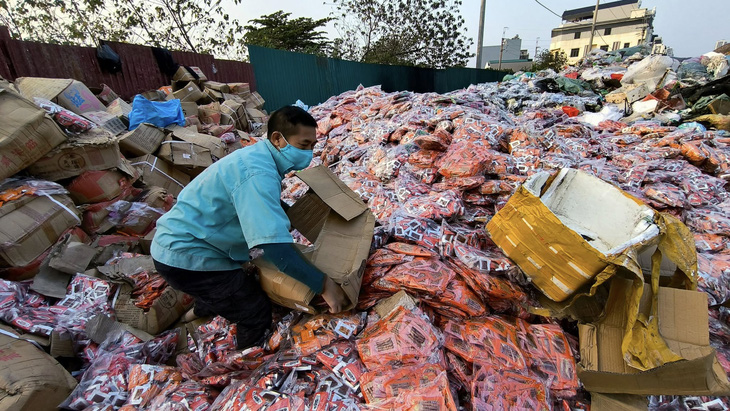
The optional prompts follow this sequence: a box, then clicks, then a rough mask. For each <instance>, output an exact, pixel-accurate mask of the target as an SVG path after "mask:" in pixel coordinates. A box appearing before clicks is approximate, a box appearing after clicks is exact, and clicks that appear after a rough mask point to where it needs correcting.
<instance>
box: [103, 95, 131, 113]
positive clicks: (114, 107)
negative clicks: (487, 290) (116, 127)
mask: <svg viewBox="0 0 730 411" xmlns="http://www.w3.org/2000/svg"><path fill="white" fill-rule="evenodd" d="M106 112H107V113H109V114H112V115H114V116H117V117H121V116H128V115H129V113H131V112H132V105H131V104H129V103H127V102H126V101H124V100H122V99H121V98H118V99H116V100H114V101H112V102H111V103H109V105H108V106H107V107H106Z"/></svg>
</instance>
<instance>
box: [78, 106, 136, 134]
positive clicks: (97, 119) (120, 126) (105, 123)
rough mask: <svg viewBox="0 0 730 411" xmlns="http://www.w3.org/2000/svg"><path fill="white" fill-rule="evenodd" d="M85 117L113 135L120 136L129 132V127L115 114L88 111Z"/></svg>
mask: <svg viewBox="0 0 730 411" xmlns="http://www.w3.org/2000/svg"><path fill="white" fill-rule="evenodd" d="M83 116H84V117H85V118H87V119H89V120H91V121H93V122H94V123H96V125H98V126H99V127H103V128H104V129H105V130H107V131H108V132H110V133H111V134H112V135H115V136H117V135H119V134H122V133H124V132H126V131H127V126H126V125H125V124H124V122H123V121H122V120H121V119H120V118H119V116H115V115H114V114H110V113H108V112H106V111H87V112H86V113H84V114H83Z"/></svg>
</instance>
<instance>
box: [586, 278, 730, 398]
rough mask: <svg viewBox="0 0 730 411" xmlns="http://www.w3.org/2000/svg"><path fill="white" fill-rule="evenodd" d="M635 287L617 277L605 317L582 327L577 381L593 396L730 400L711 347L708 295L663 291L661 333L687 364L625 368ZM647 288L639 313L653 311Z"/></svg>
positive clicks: (723, 373)
mask: <svg viewBox="0 0 730 411" xmlns="http://www.w3.org/2000/svg"><path fill="white" fill-rule="evenodd" d="M630 288H631V282H630V281H628V280H624V279H622V278H614V279H613V280H612V283H611V294H610V295H609V301H608V303H607V305H606V316H605V318H604V319H603V320H602V321H600V322H598V323H595V324H581V325H580V326H579V333H580V349H581V364H580V367H579V372H578V376H579V378H580V379H581V381H582V382H583V384H584V385H585V387H586V389H588V390H589V391H595V392H602V393H629V394H656V395H664V394H666V395H728V394H730V383H728V380H727V376H726V374H725V372H724V370H723V369H722V367H721V366H720V364H719V363H718V361H717V357H716V354H715V351H714V349H713V348H712V347H711V346H710V345H709V327H708V314H707V295H706V294H704V293H701V292H698V291H689V290H680V289H674V288H667V287H660V288H659V294H658V304H659V305H658V317H659V332H660V334H661V336H662V337H663V338H664V340H665V341H666V343H667V346H668V347H669V348H670V349H672V351H674V352H675V353H677V354H679V355H681V356H682V357H683V358H685V359H686V360H681V361H676V362H671V363H668V364H665V365H663V366H661V367H658V368H654V369H651V370H648V371H642V372H640V371H638V370H636V369H633V368H630V367H629V366H628V365H626V363H625V360H624V358H623V355H622V351H621V341H622V339H623V334H624V327H625V322H626V320H625V318H626V310H627V304H626V303H625V302H626V298H627V297H626V296H627V295H628V293H629V290H630ZM649 298H650V290H649V287H645V290H644V296H643V298H642V304H641V308H640V311H641V312H646V311H647V310H648V306H649Z"/></svg>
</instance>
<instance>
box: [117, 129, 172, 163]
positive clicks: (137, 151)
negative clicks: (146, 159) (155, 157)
mask: <svg viewBox="0 0 730 411" xmlns="http://www.w3.org/2000/svg"><path fill="white" fill-rule="evenodd" d="M164 139H165V132H164V131H163V130H162V129H160V128H157V127H155V126H154V125H152V124H147V123H142V124H140V125H139V127H137V128H136V129H134V130H133V131H130V132H129V133H127V134H125V135H124V136H123V137H122V139H121V140H119V148H120V149H121V150H122V153H123V154H124V155H127V156H129V157H139V156H143V155H145V154H153V153H154V152H155V151H157V149H158V148H159V147H160V143H162V140H164Z"/></svg>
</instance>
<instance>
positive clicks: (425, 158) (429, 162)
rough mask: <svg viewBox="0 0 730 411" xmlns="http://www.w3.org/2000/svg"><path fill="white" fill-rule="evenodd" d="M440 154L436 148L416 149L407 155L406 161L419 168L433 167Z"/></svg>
mask: <svg viewBox="0 0 730 411" xmlns="http://www.w3.org/2000/svg"><path fill="white" fill-rule="evenodd" d="M442 154H443V153H442V152H441V151H436V150H426V149H422V150H418V151H416V152H415V153H413V154H411V155H410V157H408V163H410V164H412V165H414V166H416V167H420V168H429V167H433V165H434V164H435V163H436V161H437V160H438V159H439V158H440V157H441V155H442Z"/></svg>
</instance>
